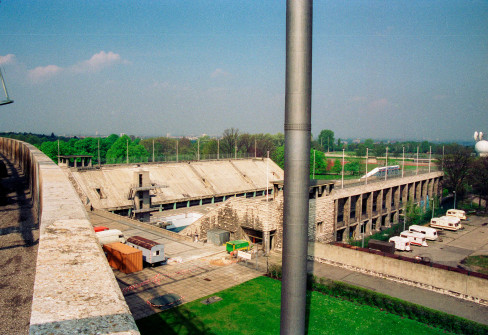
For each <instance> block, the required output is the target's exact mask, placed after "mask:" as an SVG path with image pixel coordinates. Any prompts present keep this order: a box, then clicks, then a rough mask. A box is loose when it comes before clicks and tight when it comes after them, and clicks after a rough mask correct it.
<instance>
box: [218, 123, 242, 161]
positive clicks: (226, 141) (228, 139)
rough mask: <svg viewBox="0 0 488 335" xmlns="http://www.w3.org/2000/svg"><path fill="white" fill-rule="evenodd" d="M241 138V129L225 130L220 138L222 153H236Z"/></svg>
mask: <svg viewBox="0 0 488 335" xmlns="http://www.w3.org/2000/svg"><path fill="white" fill-rule="evenodd" d="M238 138H239V129H235V128H229V129H226V130H224V133H223V134H222V139H221V140H220V153H221V154H227V156H230V155H232V154H233V153H234V151H235V147H236V145H237V139H238Z"/></svg>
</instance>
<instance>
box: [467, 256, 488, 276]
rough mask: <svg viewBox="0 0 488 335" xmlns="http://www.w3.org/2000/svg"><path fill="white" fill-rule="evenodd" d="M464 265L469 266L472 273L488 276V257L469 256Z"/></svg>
mask: <svg viewBox="0 0 488 335" xmlns="http://www.w3.org/2000/svg"><path fill="white" fill-rule="evenodd" d="M463 264H465V265H466V266H468V267H469V268H470V269H471V270H472V271H476V272H479V273H484V274H488V256H485V255H479V256H469V257H467V258H465V259H464V260H463Z"/></svg>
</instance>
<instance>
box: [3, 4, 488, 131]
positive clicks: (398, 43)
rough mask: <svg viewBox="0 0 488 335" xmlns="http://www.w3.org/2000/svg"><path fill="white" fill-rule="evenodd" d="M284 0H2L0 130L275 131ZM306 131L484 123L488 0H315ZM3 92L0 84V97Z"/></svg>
mask: <svg viewBox="0 0 488 335" xmlns="http://www.w3.org/2000/svg"><path fill="white" fill-rule="evenodd" d="M285 14H286V2H285V1H277V0H273V1H271V0H260V1H249V0H227V1H217V0H214V1H198V0H191V1H184V0H177V1H168V0H161V1H120V0H119V1H111V0H106V1H65V0H63V1H51V0H45V1H30V0H29V1H22V0H20V1H14V0H2V2H1V3H0V66H1V67H2V70H3V71H4V72H5V73H4V75H5V79H6V81H7V86H8V90H9V94H10V96H11V97H12V98H13V99H14V100H15V103H14V104H10V105H5V106H2V107H0V131H27V132H35V133H48V134H50V133H51V132H54V133H55V134H60V135H61V134H74V135H92V134H95V133H96V132H98V133H99V134H110V133H128V134H134V135H141V136H154V135H166V134H168V133H169V134H172V135H200V134H203V133H205V134H212V135H214V134H215V135H217V134H221V133H222V132H223V130H224V129H226V128H230V127H234V128H239V129H240V131H241V132H250V133H261V132H264V133H277V132H283V123H284V95H285V92H284V87H285V28H286V22H285V20H286V17H285ZM312 76H313V78H312V81H313V91H312V133H313V134H314V135H315V136H316V135H318V133H319V132H320V130H321V129H332V130H333V131H334V132H335V134H336V137H342V138H375V139H417V140H423V139H427V140H469V139H470V138H472V134H473V132H474V131H475V130H478V131H483V132H485V133H487V132H488V122H487V121H488V118H487V115H488V113H487V111H488V94H487V88H488V1H476V0H473V1H467V0H466V1H449V0H443V1H432V0H428V1H427V0H425V1H412V0H409V1H325V0H322V1H320V0H316V1H315V2H314V22H313V72H312ZM1 98H3V96H1V95H0V99H1Z"/></svg>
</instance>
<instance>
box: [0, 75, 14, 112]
mask: <svg viewBox="0 0 488 335" xmlns="http://www.w3.org/2000/svg"><path fill="white" fill-rule="evenodd" d="M0 79H1V80H2V86H3V91H4V92H5V97H6V99H5V100H0V105H8V104H11V103H12V102H14V101H13V100H12V99H10V98H9V96H8V91H7V86H6V85H5V80H4V79H3V75H2V70H0Z"/></svg>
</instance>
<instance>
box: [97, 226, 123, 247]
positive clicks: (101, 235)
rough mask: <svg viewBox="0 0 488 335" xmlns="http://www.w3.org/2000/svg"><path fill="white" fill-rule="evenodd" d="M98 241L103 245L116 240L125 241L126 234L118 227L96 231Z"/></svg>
mask: <svg viewBox="0 0 488 335" xmlns="http://www.w3.org/2000/svg"><path fill="white" fill-rule="evenodd" d="M95 235H97V237H98V241H99V242H100V244H101V245H104V244H110V243H115V242H120V243H125V237H124V234H123V233H122V232H121V231H120V230H118V229H109V230H104V231H99V232H96V233H95Z"/></svg>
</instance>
